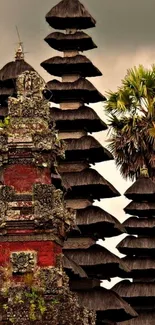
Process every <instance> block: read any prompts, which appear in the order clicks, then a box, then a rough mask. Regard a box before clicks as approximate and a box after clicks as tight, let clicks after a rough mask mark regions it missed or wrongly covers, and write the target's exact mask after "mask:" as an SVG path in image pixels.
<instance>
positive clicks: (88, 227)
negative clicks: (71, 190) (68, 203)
mask: <svg viewBox="0 0 155 325" xmlns="http://www.w3.org/2000/svg"><path fill="white" fill-rule="evenodd" d="M76 222H77V224H78V226H79V228H80V230H81V233H82V234H83V235H84V234H87V236H91V235H92V234H94V236H96V238H97V239H99V238H104V237H112V236H118V235H120V234H121V233H123V232H124V228H123V227H122V225H121V224H120V223H119V221H118V220H117V219H116V218H114V217H113V216H112V215H111V214H109V213H108V212H106V211H104V210H103V209H101V208H99V207H97V206H90V207H88V208H86V209H79V210H77V214H76Z"/></svg>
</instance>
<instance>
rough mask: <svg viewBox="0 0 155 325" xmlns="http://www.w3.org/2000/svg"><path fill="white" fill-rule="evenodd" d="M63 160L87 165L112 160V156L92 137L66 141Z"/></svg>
mask: <svg viewBox="0 0 155 325" xmlns="http://www.w3.org/2000/svg"><path fill="white" fill-rule="evenodd" d="M65 144H66V150H65V160H66V161H81V160H82V161H83V160H84V161H87V162H89V163H96V162H102V161H107V160H112V159H113V156H112V154H111V153H110V152H109V151H108V150H107V149H106V148H104V147H103V146H102V145H101V144H100V143H99V142H98V141H97V140H96V139H94V138H93V137H92V136H88V135H86V136H83V137H81V138H79V139H66V140H65Z"/></svg>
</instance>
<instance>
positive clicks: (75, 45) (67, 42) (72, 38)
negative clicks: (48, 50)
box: [45, 31, 97, 52]
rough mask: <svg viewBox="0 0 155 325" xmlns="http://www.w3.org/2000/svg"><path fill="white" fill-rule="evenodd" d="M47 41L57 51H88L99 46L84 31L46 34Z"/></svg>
mask: <svg viewBox="0 0 155 325" xmlns="http://www.w3.org/2000/svg"><path fill="white" fill-rule="evenodd" d="M45 41H46V42H47V43H48V44H49V46H51V47H52V48H53V49H55V50H57V51H62V52H64V51H73V50H75V49H76V50H77V51H81V52H83V51H87V50H92V49H94V48H97V46H96V45H95V43H94V42H93V40H92V38H91V37H90V36H89V35H88V34H86V33H84V32H83V31H77V32H75V33H73V34H64V33H61V32H54V33H51V34H49V35H48V36H46V38H45Z"/></svg>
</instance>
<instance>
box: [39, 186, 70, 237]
mask: <svg viewBox="0 0 155 325" xmlns="http://www.w3.org/2000/svg"><path fill="white" fill-rule="evenodd" d="M33 193H34V194H33V197H34V219H35V222H36V226H37V227H44V228H49V229H51V230H52V231H53V233H54V234H55V235H58V236H59V237H62V238H64V237H65V236H66V234H67V232H69V231H70V230H71V228H72V227H73V226H74V224H75V211H73V210H71V209H67V208H66V206H65V202H64V199H63V192H62V191H61V190H58V189H55V187H54V185H46V184H35V185H34V192H33Z"/></svg>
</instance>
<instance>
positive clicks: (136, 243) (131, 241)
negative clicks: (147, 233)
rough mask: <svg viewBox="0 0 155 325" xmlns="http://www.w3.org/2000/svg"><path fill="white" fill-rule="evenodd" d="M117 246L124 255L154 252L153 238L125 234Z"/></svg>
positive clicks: (152, 253)
mask: <svg viewBox="0 0 155 325" xmlns="http://www.w3.org/2000/svg"><path fill="white" fill-rule="evenodd" d="M117 248H118V250H119V252H120V253H122V254H125V255H137V256H152V255H154V254H155V238H152V237H134V236H127V237H125V238H124V239H123V240H122V241H121V242H120V243H119V244H118V245H117Z"/></svg>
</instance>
